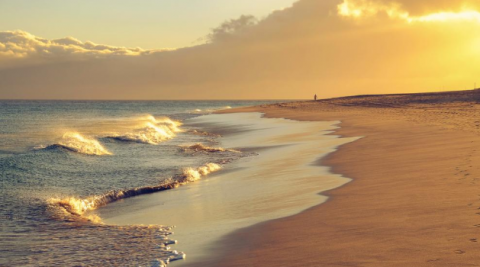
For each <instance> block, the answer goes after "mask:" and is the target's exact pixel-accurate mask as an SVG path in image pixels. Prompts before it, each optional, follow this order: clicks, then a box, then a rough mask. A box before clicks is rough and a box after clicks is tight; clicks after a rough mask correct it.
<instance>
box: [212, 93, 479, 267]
mask: <svg viewBox="0 0 480 267" xmlns="http://www.w3.org/2000/svg"><path fill="white" fill-rule="evenodd" d="M479 96H480V92H478V91H465V92H455V93H440V94H418V95H395V96H363V97H350V98H340V99H331V100H322V101H317V102H313V101H307V102H296V103H289V104H278V105H270V106H260V107H255V108H246V109H239V110H232V111H229V112H239V111H260V112H265V113H266V114H267V116H268V117H284V118H290V119H295V120H341V121H342V123H341V129H340V130H338V131H337V132H336V134H340V135H342V136H364V138H363V139H361V140H358V141H356V142H354V143H351V144H348V145H345V146H343V147H341V148H340V149H339V151H337V152H335V153H333V154H332V155H330V156H329V157H328V158H326V159H323V160H322V161H321V162H320V163H319V164H323V165H328V166H332V168H333V172H335V173H340V174H343V175H345V176H347V177H350V178H353V179H354V181H353V182H351V183H349V184H347V185H346V186H344V187H341V188H338V189H335V190H333V191H330V192H328V194H327V195H329V196H330V199H329V201H328V202H327V203H325V204H322V205H319V206H317V207H314V208H311V209H309V210H307V211H305V212H303V213H301V214H299V215H296V216H292V217H288V218H283V219H279V220H274V221H270V222H266V223H263V224H260V225H256V226H253V227H250V228H247V229H243V230H240V231H238V232H236V233H233V234H231V235H230V236H228V237H226V238H225V240H224V241H225V244H226V245H225V251H224V253H223V255H222V257H221V258H220V259H215V260H214V262H208V263H205V265H204V266H222V267H228V266H275V267H277V266H479V265H480V209H479V207H480V168H479V167H480V166H479V165H478V164H477V162H480V137H479V134H480V105H479V103H477V102H478V100H479V99H480V97H479ZM477 241H478V242H477Z"/></svg>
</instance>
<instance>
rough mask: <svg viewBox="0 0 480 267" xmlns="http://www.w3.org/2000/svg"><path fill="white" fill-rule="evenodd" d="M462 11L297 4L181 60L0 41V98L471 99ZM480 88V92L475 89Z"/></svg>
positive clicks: (467, 20) (449, 1)
mask: <svg viewBox="0 0 480 267" xmlns="http://www.w3.org/2000/svg"><path fill="white" fill-rule="evenodd" d="M479 33H480V6H479V4H478V1H477V0H475V1H471V0H470V1H469V0H465V1H464V0H435V1H433V0H424V1H414V0H397V1H390V0H300V1H298V2H296V3H295V4H294V5H293V6H292V7H290V8H285V9H281V10H278V11H275V12H273V13H271V14H270V15H269V16H268V17H266V18H264V19H255V18H253V17H251V16H242V17H236V18H232V19H231V20H228V21H227V22H225V23H224V24H221V25H219V26H218V27H217V28H215V29H214V30H213V31H212V32H211V34H210V35H208V36H207V38H205V41H206V43H205V44H198V45H195V46H191V47H187V48H182V49H165V48H162V47H159V48H158V49H141V48H135V47H131V48H128V47H120V46H108V45H99V44H95V43H93V42H87V41H80V40H77V39H75V38H72V37H70V38H60V39H44V38H41V37H37V36H34V35H32V34H30V33H28V32H25V31H4V32H0V98H34V99H45V98H47V99H287V98H297V99H298V98H310V97H311V96H312V95H313V94H315V93H316V94H318V95H319V96H320V97H334V96H344V95H356V94H379V93H380V94H384V93H403V92H405V93H406V92H425V91H440V90H465V89H472V88H473V85H474V83H475V82H478V83H479V85H480V79H478V78H479V77H480V64H479V59H480V34H479ZM477 79H478V80H477Z"/></svg>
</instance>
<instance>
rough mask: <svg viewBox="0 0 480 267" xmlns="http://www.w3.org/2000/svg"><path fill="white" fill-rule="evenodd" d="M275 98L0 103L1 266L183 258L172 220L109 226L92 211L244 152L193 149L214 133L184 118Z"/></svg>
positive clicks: (203, 170)
mask: <svg viewBox="0 0 480 267" xmlns="http://www.w3.org/2000/svg"><path fill="white" fill-rule="evenodd" d="M271 102H274V101H132V102H128V101H118V102H117V101H0V181H1V187H0V199H1V200H0V216H1V221H2V223H1V228H0V266H53V265H56V266H75V265H79V266H84V265H85V266H102V265H110V264H111V265H118V266H140V265H141V266H146V265H148V266H149V264H150V263H151V261H152V260H153V259H156V258H164V259H166V258H169V257H172V256H173V257H179V258H181V257H182V255H177V254H173V253H172V252H171V251H170V250H167V249H166V248H165V247H166V246H167V245H168V244H169V243H171V242H173V241H172V240H170V239H169V238H168V235H169V234H170V233H171V229H170V228H169V227H161V226H125V227H116V226H108V225H105V224H98V223H96V222H97V221H100V219H99V218H94V217H92V216H90V217H89V216H88V215H87V213H88V211H89V210H91V209H95V208H96V207H97V206H101V205H105V204H106V203H108V202H113V201H115V200H118V199H121V198H124V197H127V196H128V195H140V194H144V193H149V192H150V191H160V190H163V189H168V188H173V187H176V186H178V184H180V183H185V182H188V180H194V179H195V178H196V176H198V175H205V174H207V173H208V172H210V171H214V170H215V169H216V168H218V166H219V165H222V164H225V163H226V162H227V161H231V160H234V159H235V158H238V157H241V156H242V155H240V153H236V152H231V151H218V153H196V152H198V151H200V150H202V149H205V147H206V146H212V147H213V146H215V145H216V138H217V136H216V135H212V134H209V133H205V132H203V131H202V130H201V129H198V128H196V127H182V126H181V124H182V121H185V120H187V119H189V118H193V117H196V116H201V115H204V114H208V113H211V112H212V111H214V110H217V109H226V108H233V107H240V106H250V105H258V104H263V103H271ZM185 144H187V145H190V146H191V145H195V144H203V145H204V146H205V147H201V146H200V147H199V146H197V147H191V148H188V147H182V146H183V145H185ZM199 168H200V169H199ZM188 172H191V173H188ZM155 187H157V188H155ZM129 190H130V191H129ZM135 190H136V191H135ZM113 248H114V249H113ZM152 255H155V256H154V257H152Z"/></svg>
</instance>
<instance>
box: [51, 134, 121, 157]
mask: <svg viewBox="0 0 480 267" xmlns="http://www.w3.org/2000/svg"><path fill="white" fill-rule="evenodd" d="M57 147H59V148H64V149H67V150H69V151H72V152H76V153H81V154H85V155H96V156H102V155H112V153H111V152H109V151H108V150H107V149H106V148H105V147H103V146H102V144H100V142H98V141H97V140H96V139H93V138H91V137H85V136H83V135H81V134H80V133H77V132H66V133H65V134H63V137H62V139H61V140H60V141H59V142H58V143H56V144H53V145H50V146H48V147H46V148H47V149H48V148H57Z"/></svg>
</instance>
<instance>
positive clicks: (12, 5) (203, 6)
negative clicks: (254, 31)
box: [0, 0, 295, 49]
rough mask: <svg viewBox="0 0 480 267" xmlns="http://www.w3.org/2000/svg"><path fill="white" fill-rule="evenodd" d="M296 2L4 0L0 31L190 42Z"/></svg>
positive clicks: (116, 41) (150, 43)
mask: <svg viewBox="0 0 480 267" xmlns="http://www.w3.org/2000/svg"><path fill="white" fill-rule="evenodd" d="M293 2H295V0H260V1H259V0H241V1H228V0H140V1H134V0H68V1H65V0H33V1H32V0H0V31H8V30H23V31H26V32H29V33H31V34H34V35H37V36H41V37H43V38H48V39H58V38H62V37H67V36H72V37H75V38H77V39H80V40H84V41H92V42H95V43H101V44H109V45H117V46H128V47H142V48H144V49H158V48H178V47H185V46H191V45H192V44H195V43H197V40H198V39H199V38H201V37H204V36H205V35H206V34H208V32H209V30H210V29H211V28H215V27H217V26H218V25H219V24H221V23H222V22H224V21H225V20H228V19H231V18H236V17H239V16H240V15H243V14H250V15H254V16H256V17H260V18H261V17H265V16H267V15H269V14H270V13H271V12H272V11H274V10H276V9H282V8H285V7H289V6H291V5H292V3H293Z"/></svg>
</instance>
